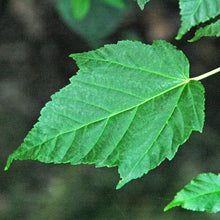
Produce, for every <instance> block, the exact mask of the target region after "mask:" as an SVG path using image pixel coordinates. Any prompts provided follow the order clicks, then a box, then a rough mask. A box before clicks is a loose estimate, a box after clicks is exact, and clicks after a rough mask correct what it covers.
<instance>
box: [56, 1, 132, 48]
mask: <svg viewBox="0 0 220 220" xmlns="http://www.w3.org/2000/svg"><path fill="white" fill-rule="evenodd" d="M55 2H56V6H57V9H58V11H59V13H60V15H61V16H62V18H63V20H64V21H65V22H66V23H67V24H68V25H69V27H70V28H71V29H72V30H74V31H75V32H76V33H78V34H79V35H80V36H81V37H82V38H83V39H84V40H86V41H87V42H88V44H89V45H90V46H91V47H93V48H96V47H97V46H98V45H100V44H101V43H102V40H103V39H104V38H105V37H107V36H108V35H110V34H111V33H112V32H114V31H115V29H116V28H117V26H118V25H119V23H120V21H121V19H123V17H124V16H125V14H126V12H127V10H128V9H129V8H130V6H131V4H132V1H130V0H125V1H124V2H125V8H123V9H122V8H120V9H119V8H115V7H112V6H111V5H108V4H106V3H104V2H102V1H100V0H93V1H91V6H90V10H89V12H88V14H87V15H86V16H85V17H84V18H83V19H80V20H78V19H75V18H74V16H73V12H72V9H71V2H70V1H63V0H56V1H55Z"/></svg>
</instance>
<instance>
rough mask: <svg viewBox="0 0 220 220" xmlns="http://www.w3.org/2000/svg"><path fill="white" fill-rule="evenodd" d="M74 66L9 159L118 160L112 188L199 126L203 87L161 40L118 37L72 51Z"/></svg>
mask: <svg viewBox="0 0 220 220" xmlns="http://www.w3.org/2000/svg"><path fill="white" fill-rule="evenodd" d="M71 57H72V58H73V59H75V60H76V63H77V65H78V66H79V69H80V70H79V71H78V73H77V75H76V76H73V77H72V78H71V79H70V84H69V85H68V86H66V87H65V88H63V89H61V90H60V91H59V92H57V93H56V94H55V95H53V96H52V97H51V98H52V101H50V102H48V103H47V104H46V107H45V108H43V110H42V111H41V116H40V118H39V122H38V123H37V124H36V125H35V126H34V128H33V129H32V130H31V131H30V132H29V134H28V135H27V137H26V138H25V140H24V143H23V144H22V145H21V146H20V147H19V148H18V150H17V151H15V152H14V153H13V154H12V155H11V156H10V157H9V159H8V162H7V166H6V169H7V168H8V167H9V166H10V164H11V162H12V160H18V159H19V160H25V159H32V160H39V161H42V162H46V163H51V162H52V163H71V164H80V163H89V164H96V167H103V166H108V167H115V166H118V171H119V174H120V177H121V181H120V182H119V184H118V186H117V188H120V187H122V186H123V185H124V184H126V183H127V182H129V181H130V180H132V179H135V178H138V177H141V176H142V175H143V174H144V173H148V171H149V170H151V169H154V168H155V167H156V166H158V165H159V164H160V163H161V162H162V161H163V160H165V159H166V158H168V159H170V160H171V159H172V158H173V156H174V155H175V153H176V152H177V150H178V147H179V145H181V144H183V143H184V142H185V141H186V140H187V139H188V138H189V136H190V134H191V132H192V130H197V131H200V132H202V128H203V123H204V88H203V86H202V84H201V83H200V82H198V81H193V80H192V81H190V80H189V63H188V60H187V58H186V57H185V55H184V54H183V53H182V52H181V51H179V50H177V49H176V48H175V47H174V46H172V45H171V44H169V43H167V42H165V41H155V42H154V43H153V45H145V44H142V43H140V42H132V41H120V42H118V44H116V45H105V46H104V47H103V48H100V49H98V50H95V51H90V52H86V53H81V54H73V55H71Z"/></svg>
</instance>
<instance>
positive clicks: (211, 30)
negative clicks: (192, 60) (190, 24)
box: [189, 19, 220, 42]
mask: <svg viewBox="0 0 220 220" xmlns="http://www.w3.org/2000/svg"><path fill="white" fill-rule="evenodd" d="M211 36H216V37H220V19H219V20H217V21H216V22H214V23H211V24H209V25H207V26H206V27H201V28H199V29H198V30H197V31H196V33H195V36H194V37H193V38H192V39H191V40H189V42H194V41H197V40H199V39H200V38H201V37H211Z"/></svg>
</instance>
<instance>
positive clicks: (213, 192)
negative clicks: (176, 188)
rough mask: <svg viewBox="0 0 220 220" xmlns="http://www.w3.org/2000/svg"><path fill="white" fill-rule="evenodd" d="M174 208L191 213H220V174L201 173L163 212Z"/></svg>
mask: <svg viewBox="0 0 220 220" xmlns="http://www.w3.org/2000/svg"><path fill="white" fill-rule="evenodd" d="M176 206H182V207H183V208H185V209H190V210H193V211H207V212H213V213H216V212H218V211H220V174H218V175H215V174H213V173H207V174H206V173H203V174H200V175H198V176H197V177H195V178H194V179H193V180H192V181H191V182H190V183H189V184H187V185H186V186H185V187H184V188H183V189H182V190H181V191H180V192H178V193H177V195H176V196H175V198H174V200H173V201H172V202H171V203H170V204H168V205H167V206H166V207H165V209H164V210H165V211H167V210H168V209H171V208H173V207H176Z"/></svg>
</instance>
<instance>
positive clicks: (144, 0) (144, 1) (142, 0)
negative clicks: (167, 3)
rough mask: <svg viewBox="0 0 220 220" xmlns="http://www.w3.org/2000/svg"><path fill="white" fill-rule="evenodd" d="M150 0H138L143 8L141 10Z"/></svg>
mask: <svg viewBox="0 0 220 220" xmlns="http://www.w3.org/2000/svg"><path fill="white" fill-rule="evenodd" d="M149 1H150V0H137V3H138V5H139V7H140V8H141V10H144V6H145V5H146V3H147V2H149Z"/></svg>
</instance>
